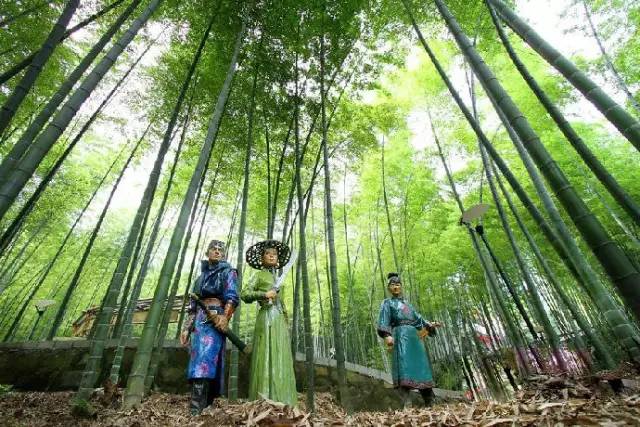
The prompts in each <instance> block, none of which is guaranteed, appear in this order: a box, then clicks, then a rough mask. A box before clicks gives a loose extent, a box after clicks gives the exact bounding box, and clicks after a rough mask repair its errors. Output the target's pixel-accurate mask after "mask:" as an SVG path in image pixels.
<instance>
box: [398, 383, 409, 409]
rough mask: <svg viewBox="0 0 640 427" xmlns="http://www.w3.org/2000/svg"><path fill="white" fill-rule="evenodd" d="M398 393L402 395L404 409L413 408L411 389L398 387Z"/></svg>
mask: <svg viewBox="0 0 640 427" xmlns="http://www.w3.org/2000/svg"><path fill="white" fill-rule="evenodd" d="M398 395H399V396H400V401H401V402H402V409H409V408H411V406H412V405H411V390H410V389H408V388H406V387H399V388H398Z"/></svg>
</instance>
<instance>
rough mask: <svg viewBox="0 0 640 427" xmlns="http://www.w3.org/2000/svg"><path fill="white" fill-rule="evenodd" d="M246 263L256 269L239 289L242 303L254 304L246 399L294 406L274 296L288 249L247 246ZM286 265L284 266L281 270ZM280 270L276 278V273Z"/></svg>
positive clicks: (275, 244)
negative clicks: (255, 305) (254, 311)
mask: <svg viewBox="0 0 640 427" xmlns="http://www.w3.org/2000/svg"><path fill="white" fill-rule="evenodd" d="M245 258H246V261H247V263H248V264H249V265H250V266H251V267H253V268H255V269H257V270H258V271H256V272H254V274H253V275H252V276H251V279H249V282H248V283H247V284H246V285H245V286H244V287H243V289H242V300H243V301H244V302H246V303H250V302H253V301H257V302H258V304H259V306H260V310H259V311H258V314H257V316H256V325H255V330H254V333H253V351H252V354H251V373H250V380H249V399H252V400H254V399H260V398H264V399H270V400H274V401H277V402H282V403H285V404H287V405H290V406H295V405H296V403H297V401H298V395H297V392H296V378H295V374H294V370H293V358H292V355H291V341H290V339H289V330H288V328H287V320H286V312H285V310H284V306H283V305H282V301H281V299H280V298H279V296H278V291H279V290H280V285H281V284H282V283H283V279H284V275H285V274H286V273H287V272H288V271H289V269H290V268H291V265H293V261H294V260H293V259H290V251H289V248H288V247H287V246H286V245H285V244H283V243H281V242H279V241H277V240H265V241H263V242H259V243H256V244H255V245H253V246H251V247H250V248H249V249H248V250H247V253H246V257H245ZM285 264H286V266H285ZM283 266H285V267H284V270H283V272H282V275H281V276H280V277H278V275H277V269H279V268H282V267H283Z"/></svg>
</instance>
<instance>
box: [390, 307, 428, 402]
mask: <svg viewBox="0 0 640 427" xmlns="http://www.w3.org/2000/svg"><path fill="white" fill-rule="evenodd" d="M422 328H426V329H427V331H429V335H432V334H434V333H435V327H433V326H432V325H431V323H429V322H427V321H426V320H424V318H423V317H422V316H421V315H420V314H419V313H418V312H417V311H416V310H415V309H414V308H413V307H412V306H411V304H409V303H408V302H406V301H405V300H404V298H402V297H392V298H387V299H385V300H384V301H383V302H382V305H381V307H380V316H379V318H378V335H379V336H380V337H382V338H386V337H388V336H392V337H393V358H392V365H391V366H392V368H391V377H392V378H393V385H394V387H406V388H412V389H417V390H423V389H431V388H433V372H432V370H431V363H430V362H429V357H428V356H427V352H426V349H425V347H424V342H423V341H422V339H420V337H419V336H418V330H420V329H422Z"/></svg>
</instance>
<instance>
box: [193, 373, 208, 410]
mask: <svg viewBox="0 0 640 427" xmlns="http://www.w3.org/2000/svg"><path fill="white" fill-rule="evenodd" d="M208 394H209V381H207V380H206V379H199V378H198V379H195V380H191V404H190V407H189V409H190V411H191V415H200V414H201V413H202V410H203V409H204V408H205V407H206V406H207V395H208Z"/></svg>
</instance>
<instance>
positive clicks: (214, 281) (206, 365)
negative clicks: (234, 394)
mask: <svg viewBox="0 0 640 427" xmlns="http://www.w3.org/2000/svg"><path fill="white" fill-rule="evenodd" d="M237 278H238V273H237V272H236V270H235V269H233V268H231V265H230V264H229V263H227V262H225V261H220V262H218V263H216V264H209V262H208V261H203V262H202V273H201V274H200V277H198V279H197V280H196V282H195V283H194V285H193V288H192V292H193V293H195V294H196V295H198V296H199V297H200V298H203V299H204V298H212V297H214V298H218V299H219V300H221V301H222V306H220V307H218V306H209V309H210V310H212V311H215V312H217V313H218V314H222V313H223V312H224V305H225V304H226V303H227V302H231V303H233V305H234V306H237V305H238V302H239V297H238V292H237V289H236V282H237ZM189 313H190V315H194V314H195V319H194V322H193V327H192V333H191V344H190V356H191V357H190V359H189V366H188V367H187V378H188V379H190V380H191V379H196V378H207V379H211V380H214V383H215V384H214V387H213V388H214V389H215V392H214V393H215V394H216V395H220V394H222V393H223V391H224V353H225V342H226V337H225V336H224V335H223V334H222V332H220V331H218V330H217V329H216V328H215V327H214V326H213V325H212V324H211V323H210V322H208V321H207V316H206V314H205V312H204V310H202V309H201V308H200V307H198V306H196V304H195V303H194V302H193V301H191V304H190V306H189Z"/></svg>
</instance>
